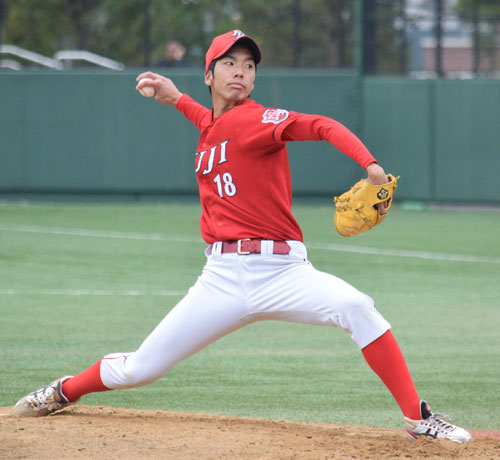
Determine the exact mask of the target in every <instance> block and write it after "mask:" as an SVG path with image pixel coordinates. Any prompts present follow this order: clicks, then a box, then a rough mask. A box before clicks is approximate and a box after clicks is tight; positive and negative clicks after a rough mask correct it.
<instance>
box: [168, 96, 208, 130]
mask: <svg viewBox="0 0 500 460" xmlns="http://www.w3.org/2000/svg"><path fill="white" fill-rule="evenodd" d="M175 107H176V109H177V110H179V112H181V113H182V114H183V115H184V116H185V117H186V118H187V119H188V120H189V121H190V122H191V123H193V125H195V126H196V127H197V128H198V129H199V130H200V131H201V130H202V129H203V128H204V127H205V126H206V125H207V124H209V123H210V121H211V116H212V111H211V110H210V109H207V108H206V107H204V106H203V105H201V104H199V103H198V102H196V101H195V100H194V99H192V98H191V97H190V96H188V95H187V94H183V95H182V96H181V97H180V99H179V100H178V101H177V105H176V106H175Z"/></svg>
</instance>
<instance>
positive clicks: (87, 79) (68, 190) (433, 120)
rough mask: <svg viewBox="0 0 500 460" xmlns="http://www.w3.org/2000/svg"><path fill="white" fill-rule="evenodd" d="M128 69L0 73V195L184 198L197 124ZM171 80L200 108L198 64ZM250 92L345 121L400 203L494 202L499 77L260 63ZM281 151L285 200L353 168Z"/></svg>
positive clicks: (346, 177)
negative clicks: (367, 72)
mask: <svg viewBox="0 0 500 460" xmlns="http://www.w3.org/2000/svg"><path fill="white" fill-rule="evenodd" d="M139 72H140V69H137V70H127V71H125V72H120V73H116V72H92V71H88V72H85V71H74V72H49V71H47V72H7V73H0V83H1V84H0V127H1V137H0V195H1V196H3V197H4V198H8V197H9V196H17V195H20V194H21V195H28V196H29V195H30V194H31V195H33V196H34V195H37V196H38V195H46V194H56V195H58V194H59V195H68V194H70V195H81V196H85V195H98V196H101V195H104V196H111V195H112V194H115V195H120V196H126V197H127V196H128V197H130V196H147V195H160V196H163V195H169V194H186V195H194V194H195V193H196V181H195V176H194V153H195V152H196V144H197V137H198V134H197V130H196V129H195V128H194V127H193V126H191V124H190V123H189V122H188V121H187V120H186V119H185V118H184V117H183V116H182V115H181V114H180V113H179V112H177V111H176V110H175V109H174V108H172V107H165V106H162V105H160V104H158V103H156V102H155V101H154V100H152V99H146V98H144V97H142V96H140V95H139V94H138V93H137V92H136V91H135V89H134V87H135V77H136V75H137V74H138V73H139ZM170 75H171V76H172V78H173V80H174V81H175V82H176V84H177V86H178V87H179V89H180V90H181V91H183V92H187V93H189V94H190V95H192V96H193V97H194V98H195V99H197V100H199V101H200V102H201V103H203V104H205V105H207V106H208V105H209V104H210V96H209V93H208V90H207V88H206V87H205V86H204V84H203V78H202V75H201V70H192V69H190V70H188V71H176V72H173V71H172V72H170ZM252 97H254V98H255V99H256V100H257V101H258V102H260V103H262V104H264V105H267V106H273V107H279V108H285V109H288V110H295V111H301V112H306V113H318V114H322V115H326V116H330V117H332V118H335V119H336V120H338V121H340V122H342V123H344V124H345V125H346V126H348V127H349V128H350V129H351V130H352V131H354V132H355V133H356V134H358V135H359V136H360V137H361V138H362V139H363V141H364V142H365V143H366V145H367V146H368V147H369V149H370V150H371V151H372V153H373V154H374V155H375V156H376V157H377V158H378V159H379V161H380V163H381V164H382V165H383V166H384V167H385V169H386V170H387V171H390V172H393V173H395V174H399V175H401V177H402V180H401V182H400V188H399V190H398V192H400V193H398V195H399V198H400V199H409V200H424V201H452V202H455V201H456V202H458V201H460V202H489V203H499V202H500V181H499V180H496V179H495V175H494V173H495V172H496V171H498V170H500V80H471V81H446V80H437V81H436V80H413V79H405V78H378V77H373V78H366V79H363V80H360V79H358V78H357V77H356V76H355V75H353V74H349V73H338V72H336V73H335V72H332V71H313V70H308V71H306V70H301V71H283V70H280V71H278V70H276V71H260V70H259V74H258V77H257V83H256V88H255V90H254V93H253V95H252ZM289 151H290V163H291V168H292V177H293V183H294V190H295V193H296V195H322V196H328V195H334V194H337V193H339V192H341V191H342V190H343V189H345V188H347V187H348V186H349V185H350V184H352V183H353V182H354V181H355V180H357V179H358V178H360V177H362V175H363V173H364V171H363V170H362V169H361V168H360V167H359V166H358V165H357V164H355V163H354V162H352V160H350V159H349V158H347V157H345V156H344V155H342V154H341V153H340V152H338V151H337V150H336V149H335V148H333V147H332V146H331V145H329V144H327V143H325V142H321V143H318V142H303V143H292V144H290V146H289ZM486 172H490V174H488V175H486ZM491 172H493V174H491ZM492 176H493V179H492Z"/></svg>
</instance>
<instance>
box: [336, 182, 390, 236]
mask: <svg viewBox="0 0 500 460" xmlns="http://www.w3.org/2000/svg"><path fill="white" fill-rule="evenodd" d="M387 178H388V179H389V182H387V183H386V184H382V185H371V184H369V183H368V182H366V179H361V180H360V181H359V182H357V183H356V184H354V186H353V187H352V188H351V190H349V191H347V192H345V193H343V194H342V195H340V196H339V197H335V199H334V202H335V228H336V229H337V231H338V232H339V233H340V234H341V235H342V236H353V235H357V234H359V233H363V232H366V231H367V230H371V229H372V228H373V227H375V225H379V224H380V223H381V222H382V221H383V220H384V219H385V218H386V217H387V214H386V215H383V216H381V215H379V213H378V210H377V207H376V205H377V204H378V203H383V202H387V205H386V207H385V209H386V211H387V210H388V209H389V208H390V207H391V204H392V197H393V196H394V192H395V191H396V188H397V182H398V179H399V176H398V177H394V176H393V175H392V174H388V175H387Z"/></svg>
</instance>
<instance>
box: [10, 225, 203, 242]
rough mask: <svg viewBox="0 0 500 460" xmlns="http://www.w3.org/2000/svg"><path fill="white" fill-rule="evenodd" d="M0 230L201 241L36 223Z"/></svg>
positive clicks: (153, 234) (188, 239)
mask: <svg viewBox="0 0 500 460" xmlns="http://www.w3.org/2000/svg"><path fill="white" fill-rule="evenodd" d="M0 230H5V231H15V232H29V233H48V234H52V235H69V236H89V237H93V238H116V239H122V240H123V239H126V240H148V241H173V242H179V243H203V241H202V240H201V239H200V238H190V237H183V236H180V237H175V236H166V235H161V234H159V233H128V232H115V231H105V230H88V229H85V228H60V227H40V226H36V225H6V224H0Z"/></svg>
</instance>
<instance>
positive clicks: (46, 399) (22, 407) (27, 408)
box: [10, 375, 73, 417]
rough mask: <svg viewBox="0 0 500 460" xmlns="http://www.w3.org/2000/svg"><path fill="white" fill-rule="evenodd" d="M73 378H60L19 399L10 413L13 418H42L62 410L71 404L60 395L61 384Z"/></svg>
mask: <svg viewBox="0 0 500 460" xmlns="http://www.w3.org/2000/svg"><path fill="white" fill-rule="evenodd" d="M72 377H73V376H70V375H68V376H66V377H61V378H60V379H57V380H54V381H53V382H52V383H51V384H50V385H47V386H46V387H43V388H40V389H39V390H37V391H34V392H33V393H30V394H29V395H27V396H25V397H24V398H21V399H20V400H19V401H18V402H17V403H16V405H15V406H14V407H13V408H12V410H11V411H10V415H13V416H15V417H43V416H45V415H49V414H52V413H53V412H56V411H58V410H61V409H64V408H65V407H67V406H69V405H70V404H71V403H70V402H69V401H68V400H67V399H66V397H65V396H64V395H63V393H62V384H63V383H64V382H65V381H66V380H68V379H70V378H72Z"/></svg>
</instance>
